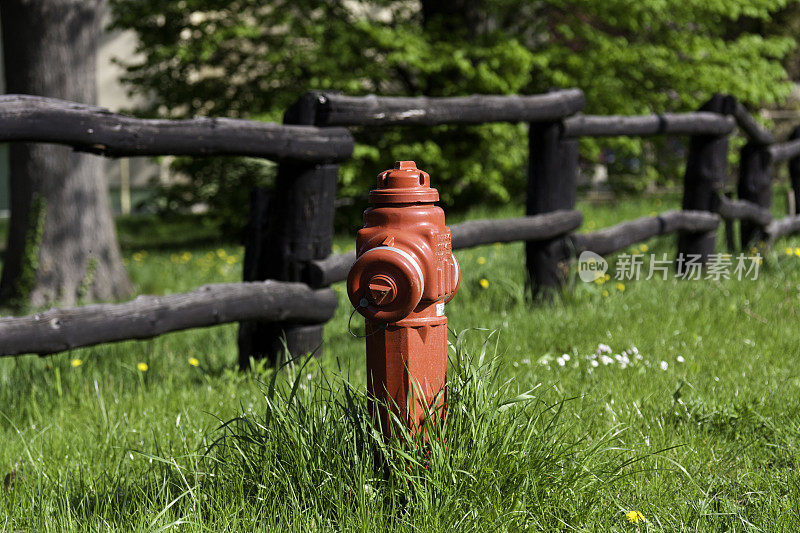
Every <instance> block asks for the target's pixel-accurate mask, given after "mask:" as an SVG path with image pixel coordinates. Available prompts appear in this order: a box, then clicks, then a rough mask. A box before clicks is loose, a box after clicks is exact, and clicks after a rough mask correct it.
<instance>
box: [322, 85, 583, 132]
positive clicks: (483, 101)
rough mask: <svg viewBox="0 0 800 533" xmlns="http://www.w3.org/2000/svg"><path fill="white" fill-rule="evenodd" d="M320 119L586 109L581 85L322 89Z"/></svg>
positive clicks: (373, 121)
mask: <svg viewBox="0 0 800 533" xmlns="http://www.w3.org/2000/svg"><path fill="white" fill-rule="evenodd" d="M318 98H319V108H318V109H319V110H318V114H317V119H316V120H317V124H318V125H325V126H403V125H415V126H436V125H438V124H482V123H486V122H545V121H550V120H558V119H560V118H563V117H566V116H569V115H572V114H574V113H577V112H578V111H580V110H581V109H583V107H584V105H585V104H586V99H585V97H584V96H583V91H581V90H580V89H566V90H561V91H553V92H550V93H546V94H537V95H533V96H520V95H507V96H506V95H473V96H457V97H427V96H418V97H400V96H375V95H369V96H345V95H340V94H332V93H319V95H318Z"/></svg>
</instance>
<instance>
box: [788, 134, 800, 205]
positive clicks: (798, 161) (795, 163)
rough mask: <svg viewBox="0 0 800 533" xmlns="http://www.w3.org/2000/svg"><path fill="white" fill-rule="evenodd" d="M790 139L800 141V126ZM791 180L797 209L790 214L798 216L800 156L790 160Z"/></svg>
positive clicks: (799, 202) (799, 203)
mask: <svg viewBox="0 0 800 533" xmlns="http://www.w3.org/2000/svg"><path fill="white" fill-rule="evenodd" d="M789 139H790V140H794V139H800V126H797V127H796V128H795V129H793V130H792V134H791V135H789ZM789 179H790V180H791V182H792V190H793V191H794V209H795V212H794V213H790V214H791V215H796V214H798V213H800V156H798V157H793V158H791V159H790V160H789Z"/></svg>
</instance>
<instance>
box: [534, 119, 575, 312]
mask: <svg viewBox="0 0 800 533" xmlns="http://www.w3.org/2000/svg"><path fill="white" fill-rule="evenodd" d="M561 128H562V126H561V124H560V123H558V122H538V123H531V124H530V125H529V129H528V151H529V156H528V190H527V198H526V204H525V214H526V215H528V216H532V215H540V214H543V213H549V212H552V211H558V210H561V209H568V210H571V209H573V208H574V207H575V193H576V187H577V181H578V141H577V140H576V139H570V140H564V139H562V138H561ZM556 241H563V238H561V237H556V238H555V239H554V240H552V241H536V242H528V243H526V245H525V259H526V266H527V269H528V278H529V281H530V287H531V291H532V293H533V295H534V296H535V297H538V296H543V297H545V298H550V297H551V296H552V295H553V294H554V293H555V292H556V291H557V290H558V289H559V288H560V287H561V286H562V285H563V284H564V282H565V281H566V280H567V278H568V277H569V264H568V262H567V259H568V257H567V256H566V255H564V253H563V250H564V249H565V248H564V247H563V246H559V245H558V242H556Z"/></svg>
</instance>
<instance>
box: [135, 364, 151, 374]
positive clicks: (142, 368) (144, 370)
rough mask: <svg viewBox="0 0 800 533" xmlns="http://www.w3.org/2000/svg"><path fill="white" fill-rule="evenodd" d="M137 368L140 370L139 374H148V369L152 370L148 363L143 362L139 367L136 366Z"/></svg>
mask: <svg viewBox="0 0 800 533" xmlns="http://www.w3.org/2000/svg"><path fill="white" fill-rule="evenodd" d="M136 368H138V369H139V372H147V369H148V368H150V367H149V366H147V363H144V362H142V363H139V364H138V365H136Z"/></svg>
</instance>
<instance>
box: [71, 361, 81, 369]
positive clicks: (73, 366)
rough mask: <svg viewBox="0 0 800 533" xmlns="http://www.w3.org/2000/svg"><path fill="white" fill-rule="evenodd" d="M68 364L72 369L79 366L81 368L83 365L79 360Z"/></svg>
mask: <svg viewBox="0 0 800 533" xmlns="http://www.w3.org/2000/svg"><path fill="white" fill-rule="evenodd" d="M70 364H71V365H72V368H78V367H79V366H81V365H82V364H83V361H81V360H80V359H73V360H72V361H71V362H70Z"/></svg>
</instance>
